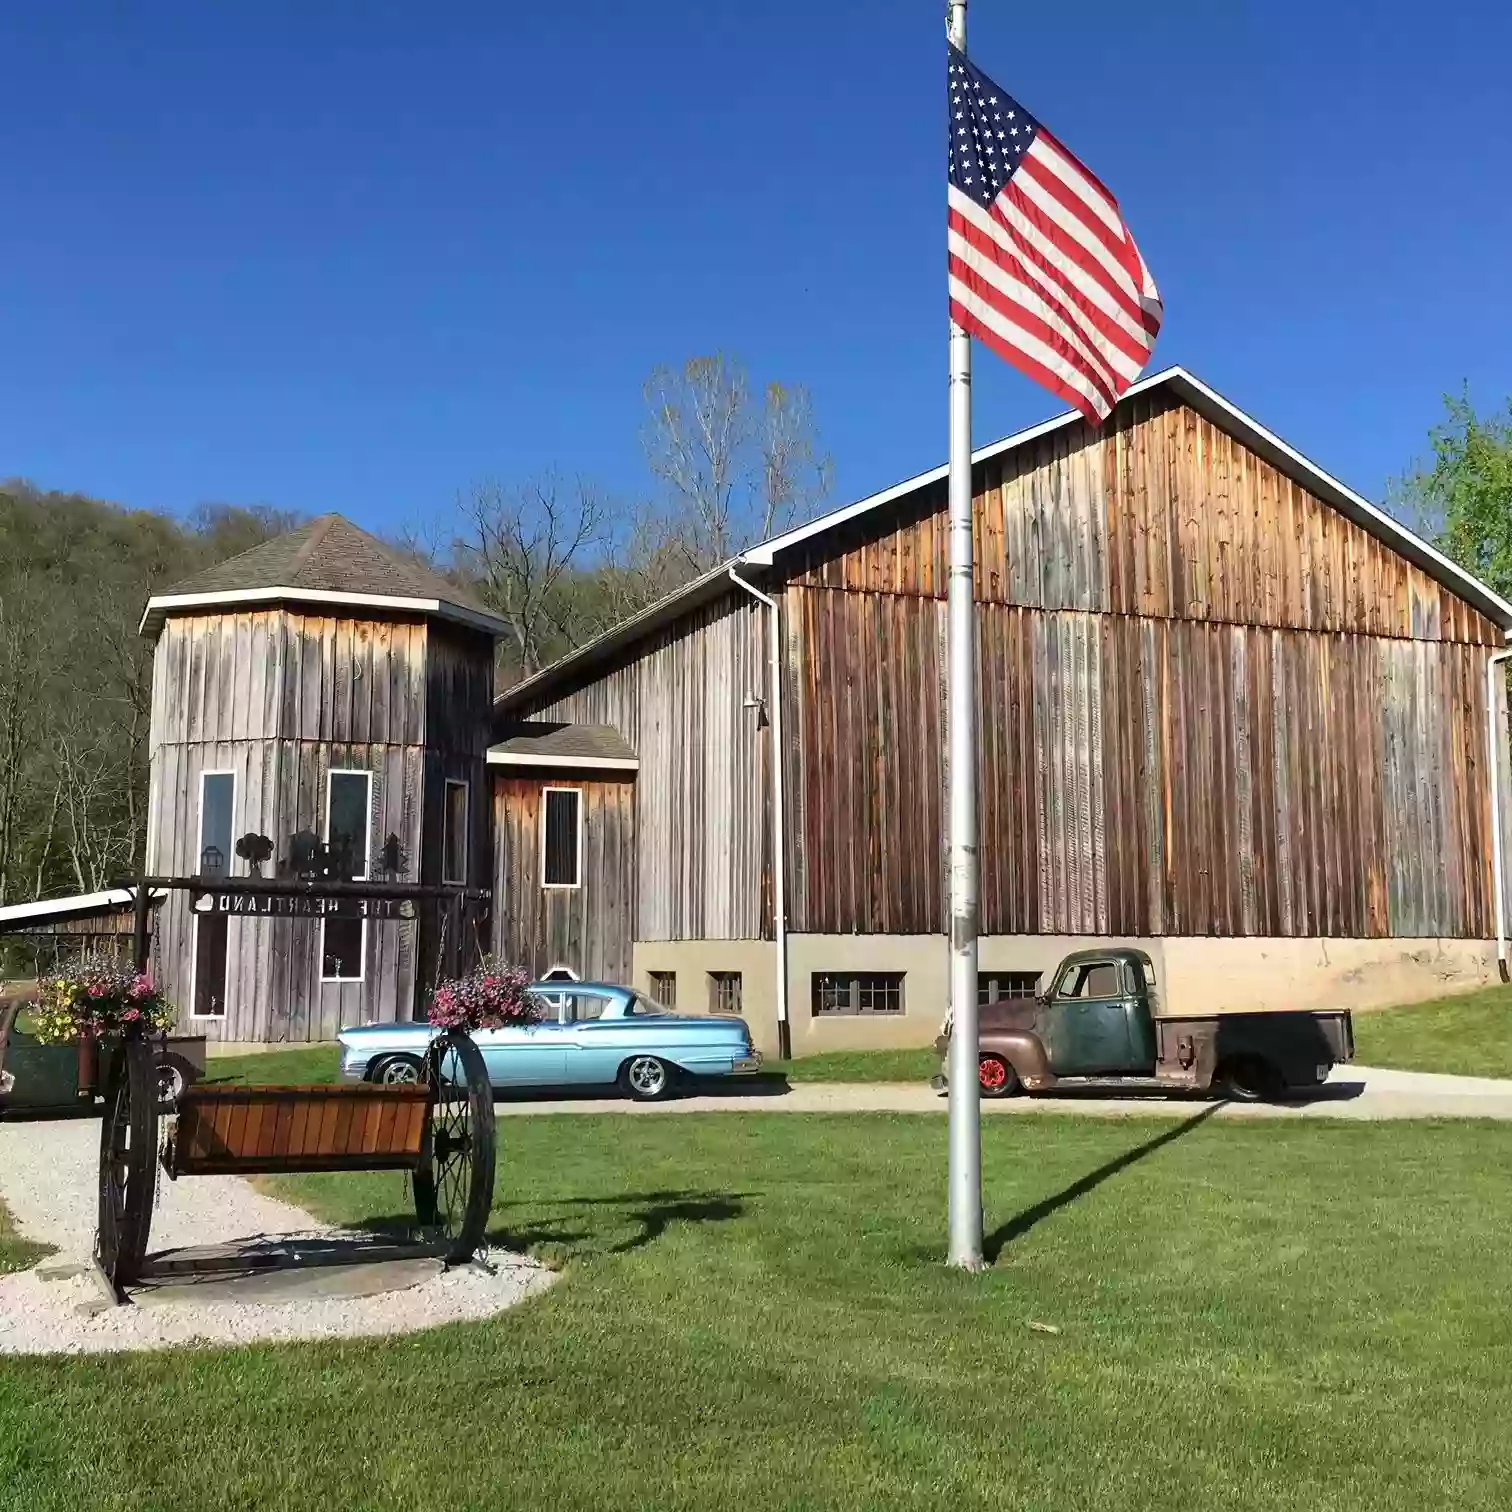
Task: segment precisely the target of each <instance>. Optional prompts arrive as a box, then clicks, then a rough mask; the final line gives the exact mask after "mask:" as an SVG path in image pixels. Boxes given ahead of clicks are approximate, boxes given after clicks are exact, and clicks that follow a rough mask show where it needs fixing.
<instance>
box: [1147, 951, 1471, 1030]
mask: <svg viewBox="0 0 1512 1512" xmlns="http://www.w3.org/2000/svg"><path fill="white" fill-rule="evenodd" d="M1161 944H1162V946H1163V959H1164V966H1165V974H1164V976H1163V977H1162V978H1160V981H1161V989H1162V992H1163V993H1164V994H1165V997H1166V1001H1167V1003H1168V1008H1167V1011H1168V1012H1170V1013H1173V1014H1180V1015H1184V1016H1194V1017H1195V1016H1200V1015H1202V1014H1205V1013H1245V1012H1250V1013H1254V1012H1265V1011H1266V1010H1269V1009H1276V1008H1386V1007H1389V1006H1390V1005H1391V1004H1393V1003H1411V1002H1414V1001H1416V1000H1418V999H1420V998H1431V997H1443V996H1446V995H1448V994H1449V993H1452V992H1468V991H1470V990H1471V989H1473V988H1476V987H1483V986H1486V985H1487V984H1489V983H1491V982H1494V981H1496V980H1497V970H1496V943H1495V941H1493V940H1406V939H1396V940H1329V939H1310V940H1291V939H1261V940H1210V939H1183V940H1163V941H1161ZM1156 964H1157V967H1158V966H1159V965H1160V964H1161V963H1160V960H1158V959H1157V962H1156Z"/></svg>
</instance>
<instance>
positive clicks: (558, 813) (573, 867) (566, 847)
mask: <svg viewBox="0 0 1512 1512" xmlns="http://www.w3.org/2000/svg"><path fill="white" fill-rule="evenodd" d="M545 800H546V801H545V806H544V808H543V809H542V811H541V828H542V830H543V832H544V833H543V835H542V841H541V882H542V885H543V886H546V887H577V886H578V885H579V884H580V883H581V881H582V876H581V873H582V863H583V795H582V794H581V793H580V792H579V791H578V790H577V789H576V788H547V789H546V792H545Z"/></svg>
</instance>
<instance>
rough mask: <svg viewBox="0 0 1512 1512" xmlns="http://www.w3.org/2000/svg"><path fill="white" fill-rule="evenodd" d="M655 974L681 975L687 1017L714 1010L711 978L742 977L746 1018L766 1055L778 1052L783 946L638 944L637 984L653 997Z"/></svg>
mask: <svg viewBox="0 0 1512 1512" xmlns="http://www.w3.org/2000/svg"><path fill="white" fill-rule="evenodd" d="M653 971H671V972H675V973H676V974H677V1007H678V1011H679V1012H681V1013H707V1012H708V1011H709V973H710V972H712V971H738V972H739V973H740V978H741V981H740V989H741V1000H742V1002H741V1017H742V1018H743V1019H745V1021H746V1023H748V1024H749V1025H750V1026H751V1038H752V1039H754V1040H755V1041H756V1048H757V1049H758V1050H760V1051H761V1053H762V1054H763V1055H768V1056H771V1055H776V1053H777V947H776V945H774V944H773V943H772V941H770V940H637V941H636V942H635V944H634V946H633V947H632V949H631V985H632V986H634V987H638V988H640V990H641V991H642V992H649V991H650V987H651V973H652V972H653Z"/></svg>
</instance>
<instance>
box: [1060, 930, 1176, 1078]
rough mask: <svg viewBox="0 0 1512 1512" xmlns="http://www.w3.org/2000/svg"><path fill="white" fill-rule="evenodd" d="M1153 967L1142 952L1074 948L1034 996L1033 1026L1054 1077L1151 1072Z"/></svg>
mask: <svg viewBox="0 0 1512 1512" xmlns="http://www.w3.org/2000/svg"><path fill="white" fill-rule="evenodd" d="M1154 989H1155V971H1154V968H1153V967H1152V966H1151V964H1150V958H1149V956H1147V955H1146V954H1145V953H1144V952H1143V951H1142V950H1079V951H1076V952H1074V953H1073V954H1071V955H1068V956H1067V957H1066V958H1065V960H1063V961H1062V962H1061V963H1060V966H1059V967H1058V968H1057V969H1056V973H1055V976H1054V977H1053V979H1052V980H1051V983H1050V990H1049V991H1048V992H1047V993H1046V994H1045V995H1044V996H1043V997H1041V998H1039V999H1037V1005H1038V1011H1037V1013H1036V1014H1035V1028H1036V1030H1037V1032H1038V1034H1039V1037H1040V1040H1041V1042H1042V1043H1043V1045H1044V1048H1045V1056H1046V1059H1047V1060H1048V1062H1049V1066H1050V1070H1051V1071H1052V1072H1053V1073H1054V1074H1055V1075H1056V1076H1153V1075H1154V1074H1155V1018H1154V1011H1153V1006H1152V998H1153V997H1154Z"/></svg>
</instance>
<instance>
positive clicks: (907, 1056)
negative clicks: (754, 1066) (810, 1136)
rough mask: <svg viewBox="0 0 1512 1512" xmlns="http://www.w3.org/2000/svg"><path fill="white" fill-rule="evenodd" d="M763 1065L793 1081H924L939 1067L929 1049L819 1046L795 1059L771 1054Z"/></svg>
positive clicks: (936, 1059) (937, 1061) (936, 1057)
mask: <svg viewBox="0 0 1512 1512" xmlns="http://www.w3.org/2000/svg"><path fill="white" fill-rule="evenodd" d="M765 1069H766V1070H768V1071H770V1072H774V1073H777V1074H780V1075H783V1076H786V1077H787V1078H788V1080H789V1081H795V1082H796V1081H811V1082H812V1081H822V1082H927V1081H928V1080H929V1078H930V1077H931V1076H933V1075H934V1074H935V1072H936V1071H938V1070H939V1069H940V1057H939V1056H938V1055H936V1054H935V1053H934V1051H933V1050H823V1051H821V1052H820V1053H819V1054H818V1055H801V1056H799V1057H797V1058H796V1059H795V1060H778V1059H776V1058H773V1059H772V1060H769V1061H767V1062H766V1067H765Z"/></svg>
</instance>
